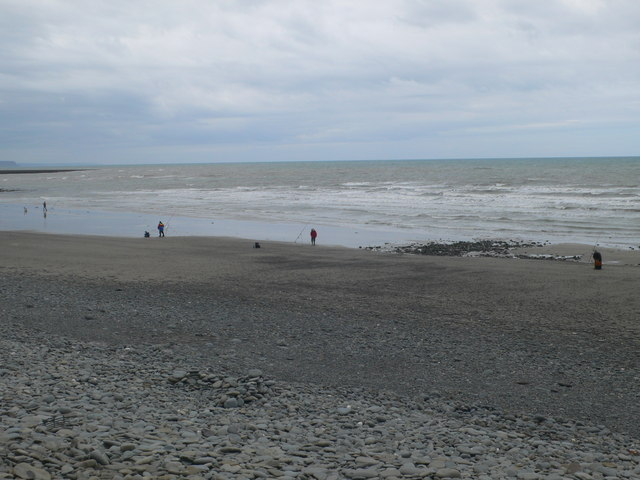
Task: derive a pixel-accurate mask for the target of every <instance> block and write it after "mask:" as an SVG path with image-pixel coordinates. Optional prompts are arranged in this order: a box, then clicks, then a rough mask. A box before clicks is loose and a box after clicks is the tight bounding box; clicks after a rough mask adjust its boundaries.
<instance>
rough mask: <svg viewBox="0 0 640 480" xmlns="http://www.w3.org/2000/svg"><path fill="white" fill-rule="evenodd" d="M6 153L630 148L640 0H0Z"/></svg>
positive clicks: (583, 151) (541, 152) (185, 157)
mask: <svg viewBox="0 0 640 480" xmlns="http://www.w3.org/2000/svg"><path fill="white" fill-rule="evenodd" d="M0 42H1V45H0V160H13V161H16V162H18V163H50V164H61V163H64V164H69V163H116V164H124V163H164V162H172V163H179V162H219V161H265V160H268V161H277V160H360V159H402V158H476V157H528V156H607V155H640V149H639V148H638V147H639V145H640V1H638V0H375V1H363V0H342V1H339V0H323V1H317V0H315V1H307V0H236V1H231V0H228V1H225V0H146V1H143V0H139V1H138V0H127V1H122V0H106V1H100V0H91V1H87V0H0Z"/></svg>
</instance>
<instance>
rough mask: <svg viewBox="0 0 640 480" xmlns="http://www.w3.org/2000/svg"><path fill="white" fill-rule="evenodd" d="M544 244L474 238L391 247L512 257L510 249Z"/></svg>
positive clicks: (397, 250)
mask: <svg viewBox="0 0 640 480" xmlns="http://www.w3.org/2000/svg"><path fill="white" fill-rule="evenodd" d="M543 245H545V244H544V243H539V242H519V241H516V240H509V241H506V240H474V241H459V242H435V241H432V242H427V243H414V244H411V245H404V246H397V247H393V250H392V251H393V252H395V253H408V254H414V255H431V256H440V257H465V256H485V257H510V258H511V257H514V255H513V253H512V252H511V249H514V248H530V247H541V246H543ZM380 249H381V247H373V248H371V250H380Z"/></svg>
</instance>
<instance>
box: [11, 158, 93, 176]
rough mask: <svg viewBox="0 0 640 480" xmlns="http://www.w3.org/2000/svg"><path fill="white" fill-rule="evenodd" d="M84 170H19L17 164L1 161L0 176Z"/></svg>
mask: <svg viewBox="0 0 640 480" xmlns="http://www.w3.org/2000/svg"><path fill="white" fill-rule="evenodd" d="M78 170H83V169H80V168H24V167H23V168H18V164H17V163H16V162H12V161H9V160H0V175H8V174H12V173H13V174H15V173H56V172H76V171H78Z"/></svg>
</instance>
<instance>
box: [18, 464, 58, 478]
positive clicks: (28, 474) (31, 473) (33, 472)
mask: <svg viewBox="0 0 640 480" xmlns="http://www.w3.org/2000/svg"><path fill="white" fill-rule="evenodd" d="M13 474H14V475H15V476H17V477H18V478H25V479H29V480H51V474H50V473H49V472H47V471H46V470H43V469H42V468H38V467H34V466H33V465H29V464H28V463H18V464H17V465H16V466H15V467H13Z"/></svg>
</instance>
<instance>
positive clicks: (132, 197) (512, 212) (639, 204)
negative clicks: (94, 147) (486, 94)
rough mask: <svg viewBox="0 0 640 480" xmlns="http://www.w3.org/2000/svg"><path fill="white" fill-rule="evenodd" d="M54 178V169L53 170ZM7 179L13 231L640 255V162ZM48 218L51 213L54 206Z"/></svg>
mask: <svg viewBox="0 0 640 480" xmlns="http://www.w3.org/2000/svg"><path fill="white" fill-rule="evenodd" d="M47 168H49V167H47ZM73 168H74V170H73V171H63V172H48V173H47V172H43V173H28V174H19V173H16V174H6V173H0V230H5V231H6V230H30V231H38V232H49V233H71V234H90V235H110V236H123V237H142V236H143V234H144V232H145V231H149V232H150V234H151V236H152V237H154V236H156V235H157V230H156V226H157V224H158V222H159V221H162V222H163V223H165V225H166V235H167V236H192V235H196V236H211V237H216V236H225V237H234V238H237V239H239V241H240V240H242V241H252V242H255V241H262V242H268V241H280V242H293V243H309V232H310V230H311V228H315V229H316V230H317V231H318V239H317V243H318V245H341V246H346V247H375V246H382V245H403V244H404V245H406V244H411V243H426V242H454V241H471V240H480V239H483V240H486V239H494V240H513V241H523V242H550V243H582V244H589V245H594V246H596V245H600V246H606V247H614V248H624V249H627V248H638V246H639V245H640V184H639V182H640V157H611V158H604V157H599V158H518V159H504V158H503V159H458V160H393V161H381V160H375V161H332V162H256V163H211V164H179V163H176V164H174V165H167V164H163V165H130V166H98V167H96V166H90V165H87V166H74V167H73ZM44 202H46V204H47V209H46V211H45V210H44V207H43V203H44Z"/></svg>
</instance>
